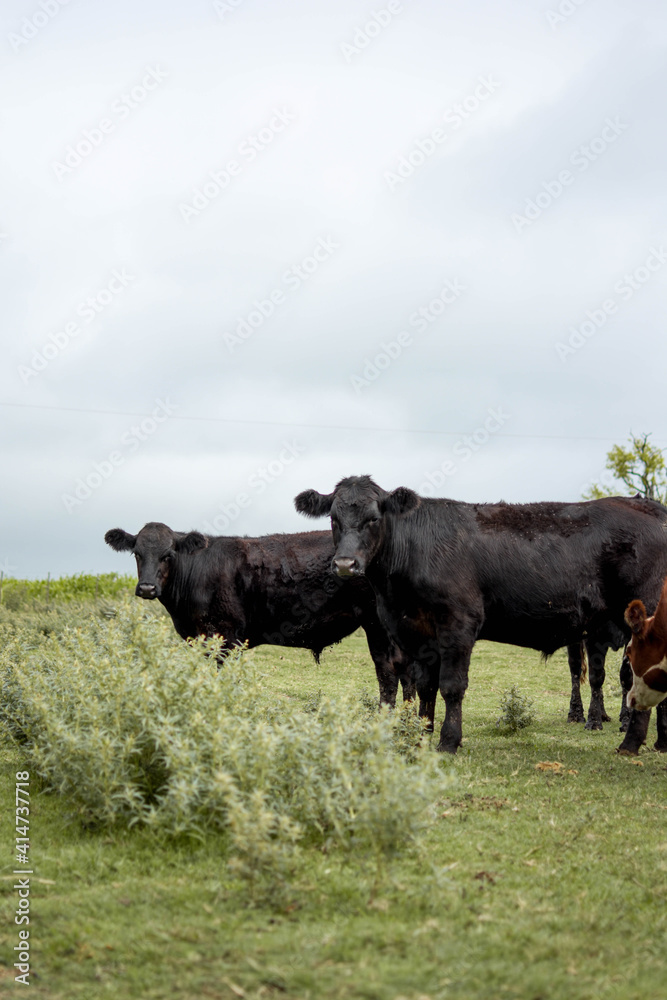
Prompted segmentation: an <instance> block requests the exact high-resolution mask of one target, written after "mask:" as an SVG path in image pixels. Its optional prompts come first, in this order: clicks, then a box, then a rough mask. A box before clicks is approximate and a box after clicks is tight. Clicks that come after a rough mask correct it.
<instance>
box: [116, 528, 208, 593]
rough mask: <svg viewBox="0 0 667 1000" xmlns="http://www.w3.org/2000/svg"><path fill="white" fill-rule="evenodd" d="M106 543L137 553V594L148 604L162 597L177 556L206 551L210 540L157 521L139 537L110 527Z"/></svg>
mask: <svg viewBox="0 0 667 1000" xmlns="http://www.w3.org/2000/svg"><path fill="white" fill-rule="evenodd" d="M104 541H105V542H106V543H107V545H110V546H111V548H112V549H115V550H116V552H133V553H134V558H135V559H136V560H137V575H138V577H139V581H138V583H137V587H136V590H135V594H136V595H137V597H143V598H144V599H145V600H147V601H153V600H155V598H156V597H160V596H161V595H162V592H163V590H164V588H165V586H166V584H167V581H168V579H169V575H170V572H171V570H172V567H173V563H174V560H175V559H176V556H177V554H179V553H186V554H187V553H190V552H194V551H195V550H196V549H205V548H206V546H207V545H208V539H207V538H206V536H205V535H202V534H200V532H199V531H189V532H188V533H187V534H184V533H183V532H181V531H172V530H171V528H168V527H167V525H166V524H160V523H159V522H156V521H151V522H150V523H149V524H146V525H145V526H144V527H143V528H142V529H141V531H140V532H139V534H138V535H130V534H129V532H127V531H123V529H122V528H111V530H110V531H107V533H106V535H105V536H104Z"/></svg>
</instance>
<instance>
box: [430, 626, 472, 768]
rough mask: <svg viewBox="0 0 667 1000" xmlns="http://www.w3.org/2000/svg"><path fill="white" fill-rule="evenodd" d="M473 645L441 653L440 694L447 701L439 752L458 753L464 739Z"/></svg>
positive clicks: (450, 648)
mask: <svg viewBox="0 0 667 1000" xmlns="http://www.w3.org/2000/svg"><path fill="white" fill-rule="evenodd" d="M471 653H472V644H471V645H470V646H467V647H463V648H461V647H457V648H452V647H451V646H450V647H449V648H447V649H444V650H442V651H441V667H440V693H441V695H442V697H443V698H444V699H445V721H444V722H443V724H442V729H441V730H440V742H439V743H438V750H440V751H441V752H443V753H456V751H457V749H458V748H459V747H460V745H461V739H462V714H463V696H464V695H465V693H466V688H467V687H468V668H469V667H470V654H471Z"/></svg>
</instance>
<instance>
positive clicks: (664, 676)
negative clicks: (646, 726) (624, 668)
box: [625, 584, 667, 712]
mask: <svg viewBox="0 0 667 1000" xmlns="http://www.w3.org/2000/svg"><path fill="white" fill-rule="evenodd" d="M625 620H626V622H627V623H628V625H629V626H630V629H631V631H632V638H631V639H630V642H629V643H628V645H627V647H626V650H625V652H626V655H627V657H628V659H629V660H630V665H631V667H632V687H631V688H630V690H629V691H628V708H636V709H637V710H638V711H640V712H643V711H646V709H648V708H655V706H656V705H659V704H660V702H661V701H662V700H663V699H664V698H666V697H667V584H666V585H665V587H663V591H662V596H661V598H660V601H659V603H658V607H657V608H656V612H655V614H654V615H653V616H652V617H651V618H649V617H648V615H647V613H646V608H645V607H644V605H643V604H642V602H641V601H631V602H630V604H628V606H627V608H626V611H625Z"/></svg>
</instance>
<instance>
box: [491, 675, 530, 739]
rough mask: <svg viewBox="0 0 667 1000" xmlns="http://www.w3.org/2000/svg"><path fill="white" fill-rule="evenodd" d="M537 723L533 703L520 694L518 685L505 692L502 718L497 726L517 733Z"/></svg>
mask: <svg viewBox="0 0 667 1000" xmlns="http://www.w3.org/2000/svg"><path fill="white" fill-rule="evenodd" d="M534 721H535V712H534V710H533V702H532V701H531V699H530V698H526V697H525V696H524V695H522V694H521V693H520V692H519V689H518V688H517V686H516V684H513V685H512V687H511V688H510V689H509V691H503V694H502V696H501V699H500V716H499V718H498V719H497V720H496V725H497V726H500V727H502V728H503V729H505V730H507V731H508V732H510V733H517V732H518V731H519V730H520V729H525V728H526V727H527V726H530V725H531V723H533V722H534Z"/></svg>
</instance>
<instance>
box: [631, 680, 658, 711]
mask: <svg viewBox="0 0 667 1000" xmlns="http://www.w3.org/2000/svg"><path fill="white" fill-rule="evenodd" d="M664 698H665V695H664V693H663V692H662V691H655V690H654V689H653V688H651V687H649V686H648V684H645V683H644V681H643V680H642V678H641V677H637V676H636V675H635V677H634V678H633V684H632V687H631V688H630V690H629V691H628V696H627V699H626V700H627V705H628V708H634V709H635V711H637V712H647V711H648V710H649V709H651V708H656V707H657V706H658V705H659V704H660V702H661V701H663V700H664Z"/></svg>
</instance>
